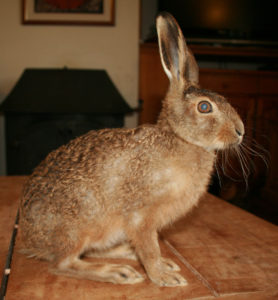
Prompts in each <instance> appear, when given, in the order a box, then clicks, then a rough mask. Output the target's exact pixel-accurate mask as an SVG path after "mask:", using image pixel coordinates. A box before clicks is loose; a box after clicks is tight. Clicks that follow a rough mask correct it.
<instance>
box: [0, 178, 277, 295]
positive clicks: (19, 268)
mask: <svg viewBox="0 0 278 300" xmlns="http://www.w3.org/2000/svg"><path fill="white" fill-rule="evenodd" d="M23 181H24V177H0V224H1V226H0V241H1V248H0V267H1V270H3V267H4V264H5V257H6V255H7V252H8V248H9V241H10V237H11V234H12V230H13V224H14V220H15V216H16V213H17V207H18V203H19V197H20V191H21V187H22V184H23ZM161 236H162V241H161V248H162V252H163V254H164V255H167V256H168V257H171V258H172V259H173V260H174V261H176V263H178V264H179V265H180V266H181V269H182V270H181V273H182V274H183V275H184V276H185V277H186V278H187V280H188V282H189V284H188V286H186V287H178V288H167V287H158V286H156V285H154V284H153V283H152V282H150V281H149V280H148V279H146V280H145V281H144V282H143V283H140V284H136V285H131V286H129V285H125V286H123V285H113V284H109V283H96V282H93V281H89V280H78V279H72V278H67V277H63V276H55V275H52V274H51V273H49V272H48V265H47V263H46V262H43V261H38V260H35V259H28V258H26V257H25V256H23V255H22V254H20V253H18V250H19V248H20V236H17V238H16V245H15V250H14V253H13V260H12V265H11V274H10V277H9V281H8V286H7V292H6V298H5V300H13V299H21V300H25V299H26V300H27V299H28V300H30V299H32V300H36V299H41V300H46V299H51V300H56V299H57V300H58V299H67V300H73V299H74V300H75V299H84V300H85V299H95V300H106V299H134V300H135V299H138V300H139V299H140V300H144V299H161V300H164V299H178V300H179V299H214V298H216V299H252V300H256V299H278V227H277V226H275V225H272V224H270V223H268V222H266V221H264V220H261V219H259V218H257V217H255V216H253V215H251V214H249V213H247V212H245V211H243V210H241V209H239V208H237V207H234V206H232V205H230V204H228V203H226V202H224V201H223V200H221V199H218V198H215V197H213V196H211V195H209V194H208V195H206V196H205V197H204V198H203V199H202V201H201V203H200V205H199V207H198V208H197V209H195V210H194V211H193V212H192V213H191V214H190V215H189V216H187V217H186V218H184V219H182V220H180V221H179V222H178V223H176V224H175V225H174V226H173V227H172V228H170V229H169V230H166V231H163V232H162V234H161ZM122 261H123V260H122ZM126 262H127V261H126ZM130 264H131V265H133V266H134V267H135V268H136V269H138V270H139V271H140V272H144V271H143V269H142V267H141V266H140V265H139V264H138V263H135V262H131V263H130Z"/></svg>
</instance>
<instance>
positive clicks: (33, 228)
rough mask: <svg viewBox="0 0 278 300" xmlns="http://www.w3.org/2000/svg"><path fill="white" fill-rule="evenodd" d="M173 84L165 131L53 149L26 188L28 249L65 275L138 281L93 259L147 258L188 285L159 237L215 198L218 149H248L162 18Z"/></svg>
mask: <svg viewBox="0 0 278 300" xmlns="http://www.w3.org/2000/svg"><path fill="white" fill-rule="evenodd" d="M157 31H158V39H159V50H160V56H161V61H162V65H163V68H164V70H165V72H166V74H167V76H168V77H169V80H170V86H169V90H168V92H167V95H166V97H165V99H164V101H163V108H162V111H161V113H160V116H159V119H158V122H157V124H156V125H142V126H140V127H137V128H134V129H104V130H99V131H90V132H88V133H87V134H85V135H83V136H81V137H78V138H76V139H74V140H72V141H71V142H69V143H68V144H67V145H65V146H62V147H60V148H59V149H57V150H56V151H53V152H51V153H50V154H49V155H48V156H47V157H46V159H45V160H44V161H43V162H42V163H41V164H40V165H39V166H38V167H37V168H36V169H35V170H34V172H33V174H32V175H31V176H30V178H29V180H28V182H27V183H26V185H25V188H24V191H23V197H22V202H21V211H20V215H21V218H20V230H21V234H22V239H23V243H24V247H25V248H24V250H23V252H24V253H26V254H28V255H29V256H34V257H37V258H42V259H46V260H49V261H51V263H52V269H53V270H54V272H56V273H58V274H62V275H66V276H73V277H77V278H85V279H91V280H95V281H103V282H112V283H116V284H134V283H137V282H141V281H143V280H144V276H143V275H142V274H140V273H139V272H137V271H136V270H134V269H133V268H132V267H131V266H129V265H121V264H109V263H99V262H97V263H93V262H88V261H85V260H83V259H82V258H83V257H84V256H90V257H94V256H98V257H110V258H120V257H124V258H130V259H136V258H138V259H139V260H140V262H141V263H142V265H143V266H144V269H145V270H146V273H147V275H148V277H149V278H150V279H151V280H152V281H153V282H154V283H156V284H158V285H160V286H183V285H186V284H187V281H186V280H185V279H184V278H183V277H182V276H181V275H180V274H179V272H178V271H179V267H178V266H177V265H176V264H175V263H174V262H172V261H171V260H169V259H167V258H163V257H161V253H160V248H159V243H158V232H159V231H160V230H161V229H162V228H163V227H164V226H166V225H169V224H170V223H172V222H173V221H175V220H177V219H178V218H180V217H182V216H184V215H185V214H186V213H187V212H188V211H189V210H191V209H192V208H193V207H194V206H195V205H196V204H197V203H198V200H199V198H200V197H201V196H202V194H203V193H204V192H205V191H206V189H207V186H208V183H209V181H210V177H211V173H212V170H213V165H214V161H215V156H216V154H215V152H216V151H217V150H219V149H225V148H228V147H232V146H234V145H239V144H240V143H241V141H242V138H243V135H244V126H243V123H242V121H241V119H240V117H239V116H238V114H237V113H236V111H235V110H234V109H233V108H232V107H231V106H230V104H228V102H227V101H226V100H225V99H224V97H222V96H220V95H218V94H216V93H213V92H210V91H207V90H202V89H200V87H199V84H198V66H197V64H196V61H195V59H194V57H193V55H192V54H191V52H190V50H189V49H188V47H187V46H186V43H185V40H184V37H183V35H182V32H181V30H180V28H179V26H178V24H177V22H176V21H175V19H174V18H173V17H172V16H171V15H170V14H168V13H162V14H160V15H159V16H158V17H157Z"/></svg>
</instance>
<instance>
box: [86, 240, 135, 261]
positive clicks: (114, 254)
mask: <svg viewBox="0 0 278 300" xmlns="http://www.w3.org/2000/svg"><path fill="white" fill-rule="evenodd" d="M84 256H85V257H89V258H97V257H101V258H125V259H131V260H137V259H138V258H137V256H136V254H135V252H134V251H133V249H132V248H131V247H130V246H129V244H127V243H124V244H120V245H117V246H115V247H113V248H109V249H106V250H91V251H88V252H86V253H85V254H84Z"/></svg>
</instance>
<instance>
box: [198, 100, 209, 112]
mask: <svg viewBox="0 0 278 300" xmlns="http://www.w3.org/2000/svg"><path fill="white" fill-rule="evenodd" d="M198 111H199V112H200V113H205V114H207V113H210V112H212V106H211V104H210V103H209V102H208V101H201V102H199V104H198Z"/></svg>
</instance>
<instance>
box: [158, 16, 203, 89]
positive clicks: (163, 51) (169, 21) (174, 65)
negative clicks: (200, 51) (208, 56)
mask: <svg viewBox="0 0 278 300" xmlns="http://www.w3.org/2000/svg"><path fill="white" fill-rule="evenodd" d="M156 28H157V34H158V43H159V52H160V58H161V62H162V66H163V68H164V71H165V73H166V75H167V76H168V78H169V79H170V81H173V80H175V81H177V82H182V81H186V82H187V83H189V84H193V85H198V84H199V68H198V65H197V63H196V61H195V58H194V56H193V55H192V53H191V51H190V50H189V48H188V47H187V45H186V43H185V39H184V37H183V34H182V31H181V29H180V27H179V25H178V23H177V21H176V20H175V18H174V17H173V16H172V15H171V14H169V13H167V12H163V13H160V14H159V15H158V17H157V19H156Z"/></svg>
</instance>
